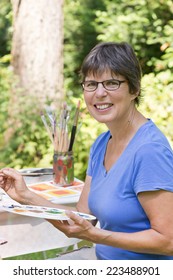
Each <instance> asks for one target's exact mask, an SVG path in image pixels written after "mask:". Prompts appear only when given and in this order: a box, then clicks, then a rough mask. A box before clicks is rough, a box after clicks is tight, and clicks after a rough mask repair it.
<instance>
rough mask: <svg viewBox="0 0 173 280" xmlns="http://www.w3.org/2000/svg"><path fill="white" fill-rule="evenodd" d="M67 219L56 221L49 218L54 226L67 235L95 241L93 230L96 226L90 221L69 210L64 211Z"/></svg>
mask: <svg viewBox="0 0 173 280" xmlns="http://www.w3.org/2000/svg"><path fill="white" fill-rule="evenodd" d="M66 214H67V216H68V217H69V220H66V221H56V220H49V222H50V223H51V224H53V225H54V226H55V227H56V228H58V229H59V230H60V231H62V232H63V233H64V234H65V235H66V236H67V237H73V238H79V239H85V240H88V241H91V242H96V241H95V240H94V231H95V230H96V228H95V227H94V226H93V225H92V223H91V222H89V221H87V220H85V219H83V218H82V217H80V216H78V215H76V214H74V213H73V212H71V211H66Z"/></svg>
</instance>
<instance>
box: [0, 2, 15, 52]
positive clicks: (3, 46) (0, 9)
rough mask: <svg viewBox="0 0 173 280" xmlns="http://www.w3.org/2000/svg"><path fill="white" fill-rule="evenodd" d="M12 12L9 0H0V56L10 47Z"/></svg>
mask: <svg viewBox="0 0 173 280" xmlns="http://www.w3.org/2000/svg"><path fill="white" fill-rule="evenodd" d="M11 33H12V12H11V3H10V0H1V1H0V57H1V56H4V55H6V54H8V53H9V51H10V49H11Z"/></svg>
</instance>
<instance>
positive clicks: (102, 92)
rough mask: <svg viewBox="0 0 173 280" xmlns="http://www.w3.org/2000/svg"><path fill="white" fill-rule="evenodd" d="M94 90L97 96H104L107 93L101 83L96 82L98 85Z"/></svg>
mask: <svg viewBox="0 0 173 280" xmlns="http://www.w3.org/2000/svg"><path fill="white" fill-rule="evenodd" d="M95 92H96V96H97V97H104V96H106V95H107V92H106V89H105V88H104V86H103V85H102V84H101V83H99V84H98V87H97V89H96V91H95Z"/></svg>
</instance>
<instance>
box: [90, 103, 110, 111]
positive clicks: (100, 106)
mask: <svg viewBox="0 0 173 280" xmlns="http://www.w3.org/2000/svg"><path fill="white" fill-rule="evenodd" d="M112 105H113V104H112V103H104V104H95V105H94V107H95V108H96V109H97V110H99V111H104V110H107V109H108V108H110V107H112Z"/></svg>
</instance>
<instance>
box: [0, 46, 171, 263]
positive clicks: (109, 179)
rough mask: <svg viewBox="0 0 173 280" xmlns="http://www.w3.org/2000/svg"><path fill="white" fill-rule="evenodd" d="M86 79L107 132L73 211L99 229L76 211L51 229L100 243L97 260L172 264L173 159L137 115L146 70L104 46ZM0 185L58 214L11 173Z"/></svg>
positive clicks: (86, 67)
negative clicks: (89, 216)
mask: <svg viewBox="0 0 173 280" xmlns="http://www.w3.org/2000/svg"><path fill="white" fill-rule="evenodd" d="M81 74H82V78H83V82H82V86H83V91H84V98H85V102H86V105H87V107H88V110H89V112H90V114H91V115H92V116H93V117H94V118H95V119H96V120H97V121H98V122H101V123H105V124H106V126H107V127H108V131H107V132H105V133H103V134H101V135H100V136H99V137H98V138H97V139H96V141H95V143H94V144H93V146H92V148H91V152H90V159H89V164H88V170H87V176H86V181H85V186H84V189H83V192H82V194H81V197H80V200H79V202H78V204H77V206H76V209H75V210H77V211H80V212H85V213H88V214H93V215H95V216H96V218H97V220H98V221H99V222H100V228H97V227H95V226H94V224H92V223H90V222H88V221H86V220H84V219H82V218H81V217H78V216H76V215H75V214H74V213H72V212H71V211H68V212H67V213H68V216H69V218H70V220H69V222H63V223H61V222H59V221H51V223H52V224H53V225H54V226H55V227H57V228H58V229H60V230H61V231H63V232H64V233H65V234H66V235H67V236H68V237H77V238H81V239H86V240H89V241H91V242H93V243H96V255H97V258H98V259H111V260H113V259H117V260H123V259H124V260H141V259H148V260H149V259H152V260H156V259H160V260H167V259H173V215H172V213H173V153H172V150H171V147H170V145H169V143H168V141H167V139H166V138H165V136H164V135H163V134H162V132H161V131H160V130H159V129H158V128H157V127H156V125H155V124H154V123H153V122H152V121H151V120H149V119H147V118H145V117H144V116H143V115H142V114H141V113H140V112H139V111H138V110H137V106H136V105H137V104H138V103H139V99H140V91H141V89H140V83H141V69H140V66H139V63H138V60H137V58H136V56H135V54H134V51H133V50H132V48H131V47H130V46H129V45H128V44H127V43H102V44H99V45H97V46H95V47H94V48H93V49H92V50H91V52H90V53H89V54H88V56H87V57H86V58H85V60H84V62H83V65H82V68H81ZM0 186H1V187H2V188H3V189H4V190H5V191H6V192H7V193H8V194H9V195H10V196H11V197H12V198H13V199H15V200H17V201H18V202H20V203H24V204H33V205H47V206H54V207H55V205H54V204H52V203H50V202H48V201H47V200H45V199H43V198H41V197H39V196H37V195H36V194H34V193H33V192H30V191H29V190H28V189H27V188H26V185H25V183H24V181H23V179H22V177H21V175H20V174H18V173H17V172H16V171H15V170H13V169H6V168H5V169H3V170H1V179H0ZM57 207H58V208H60V207H61V206H60V205H57Z"/></svg>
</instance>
